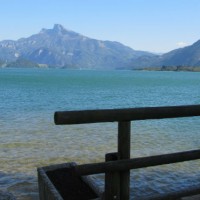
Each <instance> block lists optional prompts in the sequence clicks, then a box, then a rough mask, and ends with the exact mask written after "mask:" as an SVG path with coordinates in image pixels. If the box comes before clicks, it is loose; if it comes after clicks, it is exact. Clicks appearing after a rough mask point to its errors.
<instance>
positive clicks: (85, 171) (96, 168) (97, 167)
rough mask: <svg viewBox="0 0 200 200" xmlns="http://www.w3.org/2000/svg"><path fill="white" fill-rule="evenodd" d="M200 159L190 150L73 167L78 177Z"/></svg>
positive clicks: (197, 154) (194, 151)
mask: <svg viewBox="0 0 200 200" xmlns="http://www.w3.org/2000/svg"><path fill="white" fill-rule="evenodd" d="M197 159H200V150H192V151H185V152H178V153H171V154H163V155H156V156H149V157H142V158H132V159H125V160H117V161H110V162H101V163H93V164H83V165H77V166H75V170H76V172H77V173H78V174H79V175H89V174H100V173H105V172H114V171H126V170H130V169H138V168H144V167H151V166H157V165H164V164H170V163H178V162H184V161H190V160H197Z"/></svg>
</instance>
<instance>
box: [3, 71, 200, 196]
mask: <svg viewBox="0 0 200 200" xmlns="http://www.w3.org/2000/svg"><path fill="white" fill-rule="evenodd" d="M0 102H1V103H0V113H1V116H0V127H1V128H0V141H1V142H0V163H1V168H0V190H3V191H4V190H6V191H9V192H12V193H14V195H15V196H17V197H18V199H38V193H37V180H36V168H37V167H40V166H44V165H49V164H54V163H63V162H70V161H76V162H78V163H87V162H98V161H103V160H104V155H105V153H107V152H114V151H116V149H117V124H116V123H103V124H90V125H71V126H56V125H54V122H53V114H54V112H55V111H61V110H82V109H103V108H127V107H144V106H170V105H183V104H184V105H189V104H200V73H190V72H187V73H185V72H178V73H177V72H141V71H85V70H82V71H72V70H58V69H57V70H56V69H45V70H44V69H43V70H42V69H1V70H0ZM199 130H200V118H199V117H191V118H182V119H170V120H169V119H168V120H148V121H137V122H132V135H131V137H132V143H131V156H132V157H138V156H147V155H155V154H161V153H169V152H176V151H182V150H190V149H198V148H199V147H200V132H199ZM199 164H200V163H199V161H195V162H187V163H181V164H180V163H179V164H174V165H168V166H164V167H154V168H148V169H140V170H132V177H131V180H132V181H131V182H132V185H131V192H132V193H134V197H132V199H140V198H141V197H142V196H145V195H154V194H158V193H160V194H162V193H164V192H168V191H169V190H181V189H184V188H186V187H188V185H192V186H196V185H197V184H198V183H199V181H200V167H199V166H200V165H199ZM180 177H181V178H180ZM96 179H97V181H98V184H99V185H102V176H97V177H96ZM132 196H133V195H132Z"/></svg>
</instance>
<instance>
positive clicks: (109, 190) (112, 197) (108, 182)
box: [105, 153, 120, 200]
mask: <svg viewBox="0 0 200 200" xmlns="http://www.w3.org/2000/svg"><path fill="white" fill-rule="evenodd" d="M114 160H118V153H108V154H106V162H109V161H114ZM105 200H120V174H119V172H107V173H105Z"/></svg>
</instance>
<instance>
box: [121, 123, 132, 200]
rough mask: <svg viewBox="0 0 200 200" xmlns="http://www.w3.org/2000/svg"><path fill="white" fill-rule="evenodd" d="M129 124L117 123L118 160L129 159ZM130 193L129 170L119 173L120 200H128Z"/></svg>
mask: <svg viewBox="0 0 200 200" xmlns="http://www.w3.org/2000/svg"><path fill="white" fill-rule="evenodd" d="M130 130H131V122H130V121H125V122H124V121H123V122H121V121H120V122H119V123H118V154H119V159H120V160H123V159H130V135H131V131H130ZM129 193H130V170H129V169H127V170H125V171H121V172H120V199H123V200H129V196H130V195H129Z"/></svg>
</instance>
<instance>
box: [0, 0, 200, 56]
mask: <svg viewBox="0 0 200 200" xmlns="http://www.w3.org/2000/svg"><path fill="white" fill-rule="evenodd" d="M0 5H1V6H0V28H1V29H0V30H1V31H0V40H4V39H13V40H16V39H19V38H21V37H28V36H30V35H32V34H35V33H38V32H39V31H40V30H41V29H42V28H52V27H53V25H54V24H61V25H63V26H64V27H65V28H66V29H69V30H73V31H75V32H78V33H81V34H83V35H86V36H88V37H90V38H95V39H101V40H111V41H118V42H121V43H123V44H125V45H127V46H130V47H132V48H133V49H136V50H145V51H151V52H158V53H159V52H168V51H170V50H173V49H175V48H179V47H183V46H184V45H191V44H192V43H194V42H196V41H197V40H199V39H200V0H34V1H33V0H32V1H31V0H0Z"/></svg>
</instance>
